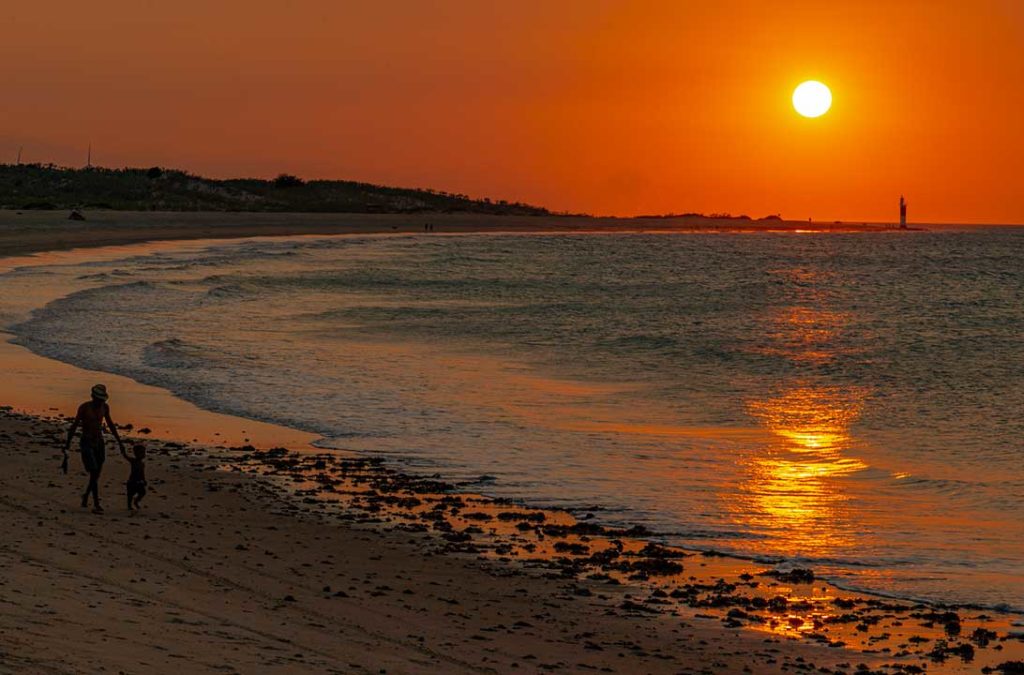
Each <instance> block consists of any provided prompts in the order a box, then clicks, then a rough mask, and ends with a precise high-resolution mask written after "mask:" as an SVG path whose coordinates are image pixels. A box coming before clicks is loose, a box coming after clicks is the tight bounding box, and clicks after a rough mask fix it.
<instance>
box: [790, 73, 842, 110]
mask: <svg viewBox="0 0 1024 675" xmlns="http://www.w3.org/2000/svg"><path fill="white" fill-rule="evenodd" d="M793 107H794V108H796V111H797V112H798V113H800V114H801V115H803V116H804V117H821V116H822V115H824V114H825V113H827V112H828V109H829V108H831V107H832V92H831V91H829V89H828V87H826V86H825V85H823V84H822V83H821V82H816V81H814V80H808V81H807V82H804V83H803V84H801V85H800V86H799V87H797V88H796V89H795V90H793Z"/></svg>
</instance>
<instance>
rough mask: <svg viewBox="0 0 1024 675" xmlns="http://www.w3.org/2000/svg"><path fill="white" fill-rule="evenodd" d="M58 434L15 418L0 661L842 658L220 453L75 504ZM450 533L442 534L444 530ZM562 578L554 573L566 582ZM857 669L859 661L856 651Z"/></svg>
mask: <svg viewBox="0 0 1024 675" xmlns="http://www.w3.org/2000/svg"><path fill="white" fill-rule="evenodd" d="M62 431H63V425H59V424H54V423H52V422H49V421H43V420H39V419H36V418H32V417H25V416H21V415H18V414H13V413H5V414H4V416H3V417H2V420H0V441H2V443H3V455H4V459H5V462H6V463H7V470H6V471H5V472H4V476H3V479H2V480H3V497H2V498H0V509H2V510H3V518H2V522H3V528H4V535H3V541H4V544H3V548H2V551H3V554H2V555H3V569H4V572H3V574H2V576H0V580H2V585H3V588H4V602H3V605H2V607H3V609H2V610H0V644H2V649H3V655H2V660H0V669H2V670H3V671H4V672H56V673H74V672H130V673H138V672H170V671H171V670H182V671H184V672H402V673H415V672H513V671H515V670H519V671H521V672H539V671H560V670H572V671H584V670H597V671H605V672H630V673H635V672H664V673H670V672H740V671H743V670H744V669H745V668H747V667H749V668H750V669H751V670H753V671H754V672H770V671H773V670H775V669H776V668H778V667H779V666H781V665H782V664H785V663H791V664H795V663H796V662H797V661H796V659H806V661H808V662H814V663H815V664H817V665H826V664H827V665H829V666H835V665H836V664H837V663H840V662H842V661H844V660H848V659H847V657H844V656H843V655H842V654H841V653H837V652H836V651H835V650H828V649H823V648H815V647H811V646H808V645H804V644H801V643H797V642H789V641H778V640H768V641H767V642H766V638H765V637H764V636H762V635H758V634H753V633H745V632H742V631H737V630H723V629H722V628H720V627H719V626H718V622H717V621H708V620H703V621H702V620H694V619H692V618H689V617H688V618H685V619H684V618H678V617H677V618H674V619H673V620H662V618H661V617H660V616H659V615H657V614H648V613H646V612H635V611H630V610H629V609H625V610H622V609H616V608H617V607H618V606H621V605H622V604H623V602H624V593H625V591H624V590H621V588H615V589H603V590H602V591H600V593H601V595H602V596H604V595H607V596H608V599H601V598H594V597H591V596H590V595H589V594H587V595H585V596H582V595H580V594H579V593H578V591H577V590H576V589H577V584H576V581H575V580H573V579H567V578H562V577H561V576H560V575H552V574H549V573H545V572H544V571H542V570H527V569H523V568H518V567H513V566H510V565H508V564H504V563H501V562H497V561H493V560H478V559H477V558H476V557H475V556H467V555H456V554H447V555H442V554H438V552H437V549H438V548H439V540H438V539H437V538H436V536H434V535H431V534H429V533H417V532H404V531H391V532H388V531H382V530H381V529H378V528H376V527H374V526H373V525H372V524H363V525H359V524H352V523H349V522H346V521H344V520H339V519H338V518H333V517H330V516H327V515H320V514H316V513H309V512H305V511H303V510H301V509H298V508H297V507H291V506H289V505H288V504H287V503H286V502H282V501H281V500H280V498H279V497H278V496H277V495H276V494H275V492H273V491H271V490H270V489H269V488H268V487H267V486H265V485H264V484H262V483H261V482H259V481H258V480H254V479H253V477H251V476H249V475H245V474H242V473H231V472H225V471H218V470H217V469H216V464H217V457H216V455H214V456H212V457H211V456H209V455H206V454H203V453H199V454H196V453H193V452H192V451H190V450H188V449H185V448H182V447H175V446H170V447H168V446H163V445H162V444H159V443H151V444H150V447H153V448H154V450H153V453H152V459H151V460H150V473H151V475H152V476H153V478H152V479H151V484H152V489H151V494H150V495H149V497H148V498H147V500H146V502H145V504H144V507H143V509H142V511H141V512H140V513H139V514H137V515H135V516H130V515H129V514H128V513H127V512H126V511H125V510H124V508H123V505H122V504H121V501H120V499H119V498H120V497H121V490H120V488H121V487H122V484H121V482H122V480H123V479H124V476H122V474H124V473H125V472H126V468H125V466H123V462H121V461H120V460H119V459H117V458H113V459H111V460H110V461H109V465H108V467H107V470H106V475H105V478H104V480H103V485H102V489H103V491H104V494H105V495H106V504H107V508H108V512H107V513H106V514H105V515H102V516H96V515H93V514H92V513H90V512H89V511H87V510H80V509H78V508H77V506H76V495H77V492H78V490H79V489H80V487H81V486H80V485H79V483H82V482H83V475H82V473H81V471H80V469H79V468H78V466H77V465H78V462H77V458H74V459H75V460H76V461H75V465H74V470H73V471H72V473H71V475H70V477H65V476H62V475H60V474H59V473H58V471H57V468H58V465H59V453H57V452H55V448H56V447H57V446H58V444H59V441H60V437H61V434H62ZM441 542H442V543H443V540H441ZM552 577H554V578H552ZM858 660H863V658H861V657H858Z"/></svg>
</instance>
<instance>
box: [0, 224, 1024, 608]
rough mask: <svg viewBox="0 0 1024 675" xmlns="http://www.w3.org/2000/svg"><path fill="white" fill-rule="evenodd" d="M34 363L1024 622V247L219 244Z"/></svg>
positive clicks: (80, 299)
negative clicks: (121, 378)
mask: <svg viewBox="0 0 1024 675" xmlns="http://www.w3.org/2000/svg"><path fill="white" fill-rule="evenodd" d="M55 279H59V280H61V283H64V284H69V285H70V288H71V290H70V292H69V293H68V294H67V295H66V296H65V297H62V298H61V299H59V300H56V301H54V302H50V303H49V304H47V305H46V306H43V307H37V308H35V309H34V311H33V312H32V313H31V315H30V316H27V317H26V316H24V314H23V313H21V314H19V313H10V312H8V313H6V314H5V313H3V312H0V319H5V320H6V321H7V323H12V322H13V324H14V325H10V326H8V330H11V331H12V332H13V333H14V335H15V336H16V337H15V341H16V342H18V343H20V344H23V345H25V346H27V347H29V348H30V349H32V350H33V351H35V352H37V353H39V354H42V355H45V356H49V357H53V358H56V359H60V360H63V361H67V362H70V363H74V364H76V365H80V366H83V367H87V368H92V369H98V370H104V371H108V372H116V373H119V374H123V375H127V376H130V377H132V378H134V379H137V380H139V381H141V382H144V383H148V384H155V385H159V386H162V387H165V388H167V389H169V390H171V391H172V392H174V393H175V394H176V395H178V396H181V397H183V398H186V399H188V400H190V401H193V402H195V403H197V404H199V405H201V406H203V407H206V408H209V409H212V410H217V411H221V412H228V413H233V414H237V415H242V416H247V417H251V418H256V419H261V420H267V421H272V422H276V423H280V424H284V425H289V426H293V427H296V428H301V429H304V430H308V431H313V432H316V433H318V434H320V435H321V436H322V441H320V444H321V445H323V446H324V447H327V448H337V449H346V450H354V451H359V452H366V453H374V454H378V455H383V456H386V457H388V458H389V459H390V460H391V461H394V462H395V463H397V464H399V465H400V466H403V467H405V468H408V469H412V470H415V471H420V472H425V473H431V474H432V473H440V474H442V475H443V476H445V477H449V478H452V479H454V480H457V481H459V482H462V483H464V484H465V488H466V489H468V490H472V491H478V492H483V493H486V494H491V495H498V496H507V497H515V498H519V499H523V500H525V501H527V502H529V503H532V504H535V505H538V506H558V507H563V508H568V509H572V510H574V511H578V512H589V513H593V514H594V515H595V516H596V517H597V518H599V519H601V520H602V521H604V522H607V523H612V524H637V523H639V524H643V525H645V526H647V527H649V528H651V529H652V530H654V531H655V532H657V533H658V537H659V538H660V539H662V540H664V541H668V542H672V543H676V544H682V545H686V546H691V547H697V548H703V549H714V550H718V551H723V552H730V553H734V554H737V555H744V556H756V557H759V558H765V559H768V560H787V561H794V562H797V563H800V564H807V565H810V566H812V567H814V569H815V570H816V571H817V572H818V573H819V574H821V575H824V576H827V577H829V578H831V579H833V580H835V581H837V582H839V583H841V584H844V585H847V586H851V587H856V588H861V589H866V590H872V591H876V592H881V593H886V594H893V595H897V596H900V597H908V598H928V599H933V600H940V601H949V602H962V603H978V604H984V605H992V606H1003V607H1012V608H1017V609H1021V608H1024V516H1022V514H1024V461H1022V460H1024V420H1022V416H1024V229H1015V228H990V229H976V230H961V231H957V230H951V231H935V232H907V233H895V232H894V233H846V234H842V233H832V234H814V235H811V234H799V233H757V234H694V233H687V234H600V235H597V234H575V235H565V234H559V235H543V234H538V235H522V234H520V235H498V234H494V235H460V236H443V235H422V236H376V237H335V238H297V239H287V240H259V241H247V242H241V243H238V242H233V243H214V244H210V245H209V246H205V247H199V248H197V247H190V248H187V249H183V250H180V251H175V250H164V251H160V252H158V253H150V254H146V255H136V256H133V257H126V258H123V259H117V260H104V261H101V262H93V263H85V264H74V265H70V264H61V265H49V266H46V265H43V266H36V267H32V268H27V269H21V270H16V271H14V272H10V273H8V274H6V275H3V276H2V277H0V286H4V287H6V288H8V289H11V288H18V287H19V285H20V287H23V288H29V287H31V286H32V285H35V284H45V283H52V282H53V281H54V280H55Z"/></svg>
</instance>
